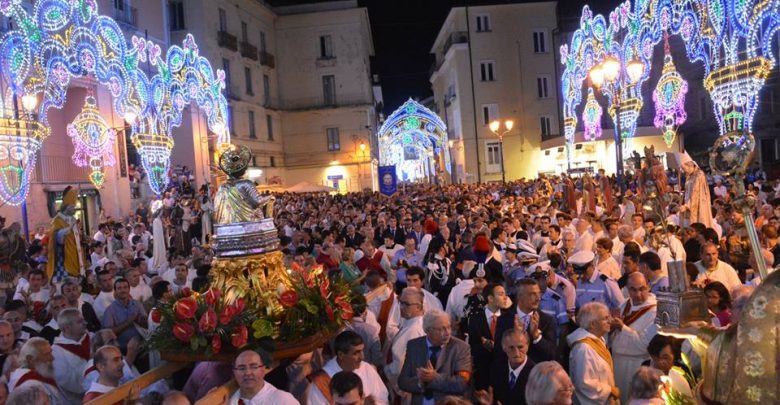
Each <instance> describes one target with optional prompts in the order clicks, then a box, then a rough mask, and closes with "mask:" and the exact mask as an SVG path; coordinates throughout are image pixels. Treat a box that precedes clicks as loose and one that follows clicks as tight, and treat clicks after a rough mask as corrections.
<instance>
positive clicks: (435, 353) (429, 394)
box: [425, 346, 441, 399]
mask: <svg viewBox="0 0 780 405" xmlns="http://www.w3.org/2000/svg"><path fill="white" fill-rule="evenodd" d="M429 350H430V351H431V355H430V357H428V359H429V360H430V361H431V365H432V366H433V368H436V360H438V359H439V352H441V346H432V347H431V348H430V349H429ZM425 399H433V390H432V389H430V388H428V387H426V388H425Z"/></svg>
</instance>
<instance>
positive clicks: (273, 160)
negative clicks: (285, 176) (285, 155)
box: [269, 156, 276, 167]
mask: <svg viewBox="0 0 780 405" xmlns="http://www.w3.org/2000/svg"><path fill="white" fill-rule="evenodd" d="M269 159H270V162H269V163H271V167H276V156H271V157H269Z"/></svg>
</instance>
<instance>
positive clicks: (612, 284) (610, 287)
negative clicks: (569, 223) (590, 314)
mask: <svg viewBox="0 0 780 405" xmlns="http://www.w3.org/2000/svg"><path fill="white" fill-rule="evenodd" d="M595 257H596V255H595V254H594V253H593V252H592V251H590V250H583V251H579V252H577V253H575V254H573V255H571V256H570V257H569V264H571V265H572V268H573V269H574V272H575V273H576V274H577V275H578V276H579V281H578V282H577V301H576V303H577V308H578V309H579V308H582V306H583V305H585V304H587V303H589V302H593V301H598V302H601V303H602V304H605V305H606V306H607V307H609V309H610V310H614V309H617V308H619V307H620V305H621V304H622V303H623V301H625V298H623V293H622V292H621V291H620V287H618V284H617V282H616V281H615V280H613V279H611V278H609V277H607V276H606V275H604V274H601V273H600V272H599V271H598V270H596V266H595V265H594V264H593V259H595Z"/></svg>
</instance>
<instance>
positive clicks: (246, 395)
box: [229, 350, 298, 405]
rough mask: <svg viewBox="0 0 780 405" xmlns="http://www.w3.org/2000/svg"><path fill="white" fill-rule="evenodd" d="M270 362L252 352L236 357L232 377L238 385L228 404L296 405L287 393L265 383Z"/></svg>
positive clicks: (266, 357)
mask: <svg viewBox="0 0 780 405" xmlns="http://www.w3.org/2000/svg"><path fill="white" fill-rule="evenodd" d="M270 360H271V356H268V355H267V354H265V353H258V352H255V351H254V350H245V351H243V352H241V354H239V355H238V357H236V360H235V361H234V362H233V377H234V378H235V379H236V382H237V383H238V390H236V392H235V393H234V394H233V395H232V396H231V397H230V400H229V403H230V404H246V405H250V404H251V405H254V404H279V405H297V404H298V401H297V400H295V398H293V396H292V395H291V394H290V393H289V392H285V391H282V390H280V389H278V388H276V387H274V386H273V385H271V384H270V383H268V382H266V381H265V373H266V371H268V369H267V367H268V366H267V364H268V363H270Z"/></svg>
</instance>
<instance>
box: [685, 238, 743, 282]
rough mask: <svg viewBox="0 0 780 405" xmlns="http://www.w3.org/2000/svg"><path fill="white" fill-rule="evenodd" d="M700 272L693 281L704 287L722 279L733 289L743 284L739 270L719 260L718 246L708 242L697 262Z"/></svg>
mask: <svg viewBox="0 0 780 405" xmlns="http://www.w3.org/2000/svg"><path fill="white" fill-rule="evenodd" d="M695 264H696V269H697V270H698V271H699V274H698V275H697V276H696V279H695V280H694V281H693V283H694V284H695V285H697V286H700V287H704V286H705V285H707V284H709V283H710V282H713V281H720V282H721V283H723V285H724V286H726V288H727V289H728V290H729V291H731V290H733V289H734V288H736V287H739V286H740V285H742V281H741V280H740V279H739V276H738V275H737V271H736V270H734V268H733V267H731V265H730V264H728V263H725V262H722V261H720V260H718V247H717V246H716V245H714V244H712V243H707V244H705V245H704V247H702V249H701V260H699V261H698V262H696V263H695Z"/></svg>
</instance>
